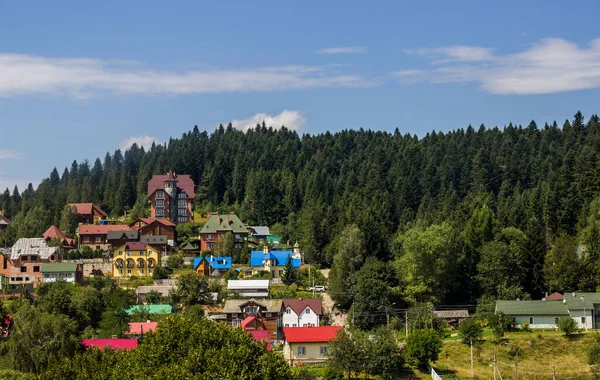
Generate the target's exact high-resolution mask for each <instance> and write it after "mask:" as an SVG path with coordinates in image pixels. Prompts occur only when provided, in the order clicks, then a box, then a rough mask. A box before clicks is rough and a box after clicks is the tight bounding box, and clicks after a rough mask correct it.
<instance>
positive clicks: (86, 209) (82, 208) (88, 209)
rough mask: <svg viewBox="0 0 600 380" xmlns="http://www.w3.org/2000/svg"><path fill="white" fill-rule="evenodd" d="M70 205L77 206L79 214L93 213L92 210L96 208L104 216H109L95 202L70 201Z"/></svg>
mask: <svg viewBox="0 0 600 380" xmlns="http://www.w3.org/2000/svg"><path fill="white" fill-rule="evenodd" d="M69 206H70V207H75V208H76V209H77V213H78V214H79V215H91V214H92V210H95V211H96V213H98V214H100V215H102V216H103V217H105V218H106V217H108V214H107V213H106V212H104V210H102V209H101V208H100V207H98V206H96V205H95V204H93V203H69Z"/></svg>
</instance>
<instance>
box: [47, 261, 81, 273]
mask: <svg viewBox="0 0 600 380" xmlns="http://www.w3.org/2000/svg"><path fill="white" fill-rule="evenodd" d="M74 272H77V264H74V263H73V264H72V263H43V264H42V273H74Z"/></svg>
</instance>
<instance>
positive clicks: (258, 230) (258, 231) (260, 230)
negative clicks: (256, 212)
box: [249, 226, 271, 236]
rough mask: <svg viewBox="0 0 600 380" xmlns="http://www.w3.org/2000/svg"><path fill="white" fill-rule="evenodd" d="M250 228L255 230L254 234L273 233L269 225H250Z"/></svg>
mask: <svg viewBox="0 0 600 380" xmlns="http://www.w3.org/2000/svg"><path fill="white" fill-rule="evenodd" d="M249 228H252V229H253V230H254V235H259V236H267V235H270V234H271V233H270V232H269V227H267V226H250V227H249Z"/></svg>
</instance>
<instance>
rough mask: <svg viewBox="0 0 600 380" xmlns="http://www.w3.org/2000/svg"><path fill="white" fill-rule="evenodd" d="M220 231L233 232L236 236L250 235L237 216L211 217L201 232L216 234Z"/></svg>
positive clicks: (222, 215) (217, 215) (216, 215)
mask: <svg viewBox="0 0 600 380" xmlns="http://www.w3.org/2000/svg"><path fill="white" fill-rule="evenodd" d="M219 219H220V220H221V222H220V223H219ZM218 231H231V232H233V233H236V234H241V233H246V234H247V233H248V230H247V229H246V227H244V223H242V221H241V220H240V218H238V216H237V215H235V214H221V215H219V214H215V215H211V216H210V218H208V220H207V221H206V223H205V224H204V227H202V231H200V232H201V233H212V234H216V233H217V232H218Z"/></svg>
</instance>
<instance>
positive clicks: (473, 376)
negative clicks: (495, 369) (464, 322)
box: [471, 339, 475, 379]
mask: <svg viewBox="0 0 600 380" xmlns="http://www.w3.org/2000/svg"><path fill="white" fill-rule="evenodd" d="M471 378H472V379H474V378H475V370H474V369H473V339H471Z"/></svg>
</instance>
